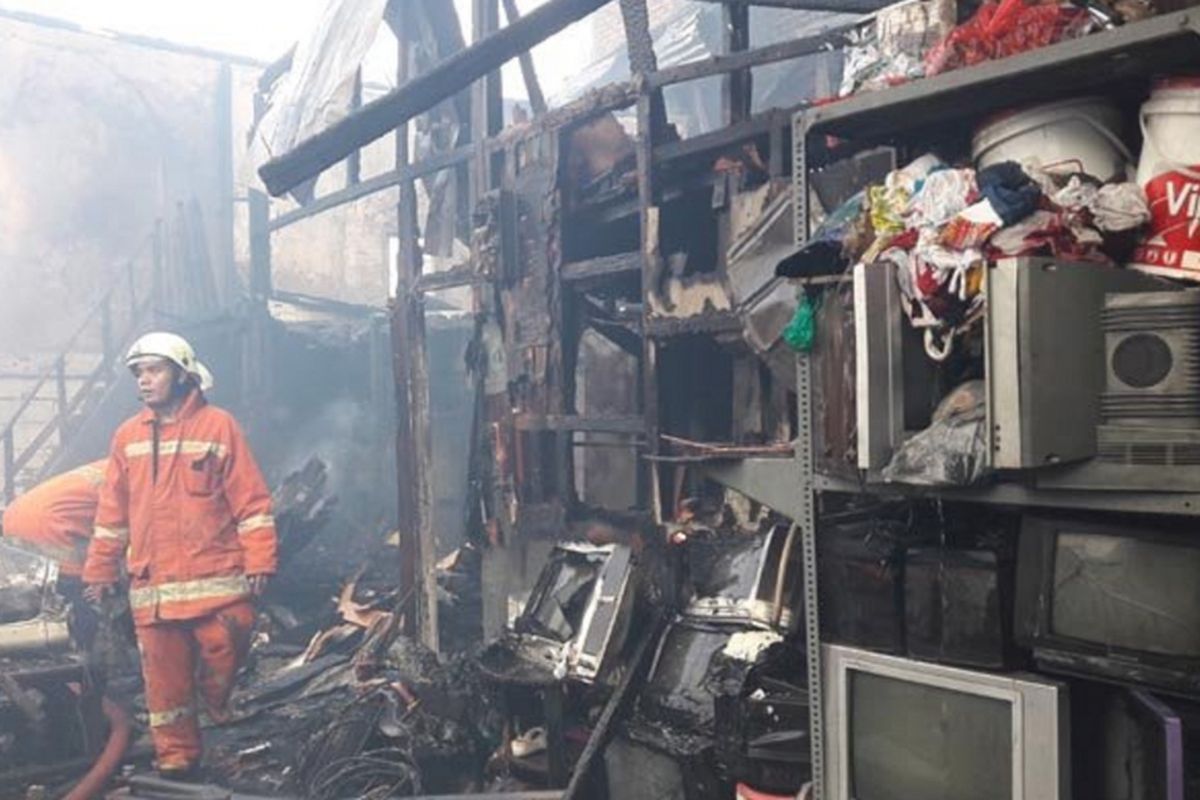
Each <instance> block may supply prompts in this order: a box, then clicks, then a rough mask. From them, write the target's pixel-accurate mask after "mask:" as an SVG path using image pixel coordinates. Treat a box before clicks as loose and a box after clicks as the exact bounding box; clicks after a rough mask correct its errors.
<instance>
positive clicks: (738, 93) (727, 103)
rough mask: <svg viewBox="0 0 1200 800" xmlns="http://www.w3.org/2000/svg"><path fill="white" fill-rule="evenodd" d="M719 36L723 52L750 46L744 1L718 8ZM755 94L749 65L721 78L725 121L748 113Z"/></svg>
mask: <svg viewBox="0 0 1200 800" xmlns="http://www.w3.org/2000/svg"><path fill="white" fill-rule="evenodd" d="M721 23H722V25H721V27H722V31H721V38H722V44H723V45H724V48H725V49H724V52H725V54H726V55H732V54H734V53H742V52H745V51H747V50H749V49H750V7H749V6H747V5H744V4H737V5H727V6H723V7H722V8H721ZM753 97H754V84H753V77H752V76H751V74H750V70H749V68H746V67H743V68H742V69H739V70H735V71H734V72H730V73H728V74H726V75H725V77H724V78H722V80H721V106H722V108H721V120H722V122H723V123H724V124H725V125H731V124H733V123H735V122H740V121H742V120H744V119H745V118H746V117H748V116H750V108H751V105H752V103H751V101H752V99H753Z"/></svg>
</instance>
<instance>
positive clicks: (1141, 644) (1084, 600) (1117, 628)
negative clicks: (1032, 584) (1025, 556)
mask: <svg viewBox="0 0 1200 800" xmlns="http://www.w3.org/2000/svg"><path fill="white" fill-rule="evenodd" d="M1198 576H1200V550H1196V549H1191V548H1181V547H1174V546H1171V545H1168V544H1164V543H1160V542H1155V541H1148V540H1143V539H1128V538H1123V537H1116V536H1101V535H1095V534H1083V533H1073V532H1071V531H1070V530H1069V529H1068V530H1066V531H1064V532H1063V533H1062V534H1061V535H1059V536H1058V537H1057V541H1056V544H1055V551H1054V595H1053V608H1052V615H1051V627H1052V630H1053V632H1054V634H1055V635H1057V636H1064V637H1069V638H1072V639H1078V640H1082V641H1089V642H1098V643H1103V644H1106V645H1109V646H1113V647H1119V648H1125V649H1129V650H1135V651H1138V652H1144V653H1158V654H1161V655H1167V656H1182V657H1189V658H1195V657H1200V579H1198Z"/></svg>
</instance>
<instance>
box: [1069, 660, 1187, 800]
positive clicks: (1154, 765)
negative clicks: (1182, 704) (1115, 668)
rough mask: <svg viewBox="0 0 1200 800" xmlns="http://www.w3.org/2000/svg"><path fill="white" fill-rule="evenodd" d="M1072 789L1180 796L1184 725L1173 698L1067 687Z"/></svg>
mask: <svg viewBox="0 0 1200 800" xmlns="http://www.w3.org/2000/svg"><path fill="white" fill-rule="evenodd" d="M1071 699H1072V703H1071V730H1072V732H1073V736H1072V740H1071V747H1072V750H1073V751H1074V759H1073V761H1074V767H1075V768H1074V770H1073V773H1074V776H1075V786H1074V788H1075V792H1076V795H1077V796H1078V797H1087V798H1095V800H1184V798H1185V797H1186V796H1187V795H1186V794H1185V790H1184V786H1185V769H1184V759H1185V753H1184V725H1183V721H1182V719H1181V717H1180V714H1179V713H1178V712H1177V711H1176V710H1175V709H1174V708H1173V707H1172V706H1173V705H1174V704H1175V701H1174V700H1173V699H1171V698H1159V697H1155V696H1154V695H1152V694H1151V693H1150V692H1147V691H1145V690H1143V689H1124V688H1121V687H1117V686H1109V685H1105V684H1097V683H1085V682H1082V681H1080V682H1077V683H1076V684H1074V685H1072V687H1071Z"/></svg>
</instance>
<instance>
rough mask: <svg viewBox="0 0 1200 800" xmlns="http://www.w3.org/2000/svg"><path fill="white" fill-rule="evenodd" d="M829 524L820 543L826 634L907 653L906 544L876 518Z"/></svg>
mask: <svg viewBox="0 0 1200 800" xmlns="http://www.w3.org/2000/svg"><path fill="white" fill-rule="evenodd" d="M823 527H824V529H823V530H822V531H821V534H820V536H819V537H818V542H817V548H818V550H817V552H818V554H819V558H818V559H817V565H818V568H819V570H820V579H819V580H818V582H817V587H818V591H819V592H820V608H821V635H822V638H823V639H825V640H827V641H831V642H835V643H837V644H846V645H853V646H855V647H868V648H870V649H872V650H879V651H882V652H885V653H897V654H903V653H904V550H905V545H904V543H903V542H901V541H899V540H896V539H892V538H889V537H888V536H886V535H881V534H883V533H884V531H882V530H881V528H880V525H879V524H878V523H877V522H875V521H873V520H858V521H853V522H839V523H836V524H830V525H827V526H823Z"/></svg>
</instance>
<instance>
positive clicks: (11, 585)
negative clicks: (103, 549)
mask: <svg viewBox="0 0 1200 800" xmlns="http://www.w3.org/2000/svg"><path fill="white" fill-rule="evenodd" d="M57 582H58V565H57V564H55V563H54V562H53V561H51V560H50V559H48V558H45V557H43V556H40V555H36V554H34V553H30V552H28V551H26V550H22V549H20V548H19V547H16V546H15V545H13V544H11V543H10V542H7V541H0V657H3V656H20V655H28V654H37V655H48V654H52V653H56V652H62V651H64V650H67V649H68V648H69V647H70V645H71V634H70V629H69V626H68V611H67V606H66V601H65V600H64V599H63V598H62V597H61V596H60V595H59V594H58V591H57V589H56V585H57Z"/></svg>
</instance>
